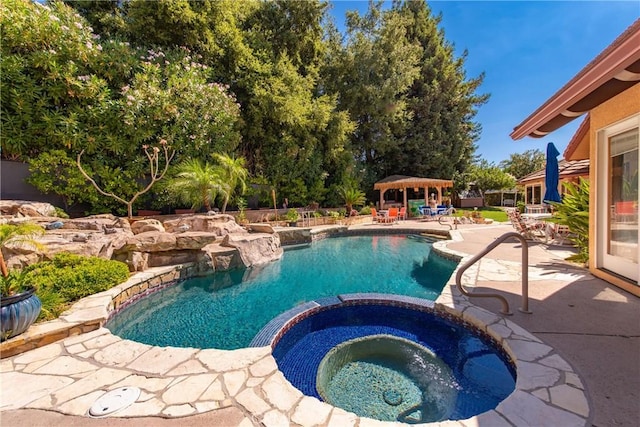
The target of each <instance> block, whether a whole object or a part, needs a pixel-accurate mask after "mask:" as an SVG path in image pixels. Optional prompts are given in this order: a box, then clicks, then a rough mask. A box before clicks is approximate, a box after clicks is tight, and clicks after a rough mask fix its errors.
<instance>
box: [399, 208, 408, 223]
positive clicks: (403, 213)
mask: <svg viewBox="0 0 640 427" xmlns="http://www.w3.org/2000/svg"><path fill="white" fill-rule="evenodd" d="M398 219H401V220H403V221H404V220H406V219H407V208H406V207H405V206H403V207H401V208H400V211H399V212H398Z"/></svg>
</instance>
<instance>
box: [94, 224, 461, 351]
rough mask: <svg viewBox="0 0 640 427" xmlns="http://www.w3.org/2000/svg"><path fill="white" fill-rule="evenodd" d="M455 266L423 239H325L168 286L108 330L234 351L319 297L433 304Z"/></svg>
mask: <svg viewBox="0 0 640 427" xmlns="http://www.w3.org/2000/svg"><path fill="white" fill-rule="evenodd" d="M455 265H456V264H455V263H454V262H452V261H449V260H446V259H444V258H441V257H439V256H437V255H435V254H433V253H431V243H430V242H429V241H427V240H425V239H423V238H415V237H408V236H403V235H385V236H350V237H336V238H327V239H323V240H320V241H316V242H314V243H313V244H312V245H310V246H308V247H305V248H303V249H296V250H287V251H286V252H285V254H284V256H283V258H282V259H281V260H280V261H277V262H272V263H269V264H267V265H264V266H260V267H254V268H251V269H246V270H232V271H228V272H217V273H215V274H212V275H209V276H206V277H200V278H193V279H189V280H186V281H184V282H181V283H178V284H176V285H174V286H170V287H168V288H165V289H163V290H161V291H159V292H157V293H155V294H152V295H149V296H147V297H145V298H143V299H141V300H139V301H138V302H136V303H135V304H133V305H131V306H129V307H127V308H126V309H124V310H122V311H120V312H119V313H117V315H116V316H114V317H113V318H112V319H110V320H109V322H107V324H106V327H107V328H108V329H110V330H111V332H112V333H113V334H115V335H118V336H120V337H122V338H126V339H130V340H133V341H138V342H142V343H145V344H152V345H158V346H174V347H195V348H218V349H238V348H243V347H247V346H249V344H250V343H251V340H252V339H253V337H254V336H255V335H256V334H257V333H258V332H259V331H260V330H261V328H262V327H263V326H264V325H266V324H267V323H268V322H269V321H270V320H271V319H273V318H274V317H276V316H278V315H279V314H281V313H283V312H285V311H287V310H289V309H291V308H292V307H295V306H298V305H299V304H301V303H304V302H308V301H313V300H315V299H318V298H322V297H329V296H334V295H339V294H345V293H358V292H381V293H389V294H398V295H408V296H414V297H419V298H424V299H429V300H435V299H436V298H437V297H438V295H439V294H440V292H441V291H442V288H443V286H444V285H445V283H446V282H447V280H448V278H449V277H450V276H451V274H452V272H453V270H454V269H455Z"/></svg>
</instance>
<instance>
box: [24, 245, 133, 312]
mask: <svg viewBox="0 0 640 427" xmlns="http://www.w3.org/2000/svg"><path fill="white" fill-rule="evenodd" d="M27 274H28V278H29V281H30V282H31V283H33V284H34V285H35V286H36V289H37V290H36V294H37V295H38V297H39V298H40V300H41V301H42V312H41V313H40V317H39V318H38V320H50V319H54V318H56V317H58V316H59V315H60V313H62V312H63V311H64V310H65V309H66V308H67V307H68V306H69V305H71V304H72V303H74V302H75V301H78V300H79V299H81V298H84V297H86V296H89V295H93V294H96V293H98V292H102V291H105V290H107V289H110V288H112V287H113V286H115V285H118V284H120V283H122V282H124V281H125V280H127V279H128V278H129V269H128V267H127V265H126V264H124V263H122V262H119V261H112V260H106V259H102V258H97V257H83V256H80V255H74V254H66V253H63V254H58V255H56V256H55V257H54V258H53V260H51V261H43V262H40V263H37V264H34V265H31V266H29V267H27Z"/></svg>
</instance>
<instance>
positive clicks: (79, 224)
mask: <svg viewBox="0 0 640 427" xmlns="http://www.w3.org/2000/svg"><path fill="white" fill-rule="evenodd" d="M62 222H63V223H64V225H63V226H62V228H64V229H70V230H96V231H105V230H109V229H117V228H121V229H123V230H128V231H130V230H131V225H129V221H127V219H126V218H119V217H117V216H114V215H111V214H102V215H93V216H88V217H85V218H76V219H67V220H63V221H62Z"/></svg>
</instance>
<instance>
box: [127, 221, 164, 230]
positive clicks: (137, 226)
mask: <svg viewBox="0 0 640 427" xmlns="http://www.w3.org/2000/svg"><path fill="white" fill-rule="evenodd" d="M131 231H132V232H133V234H140V233H146V232H147V231H159V232H161V233H164V232H165V231H166V230H165V229H164V226H163V225H162V223H161V222H160V221H158V220H157V219H141V220H140V221H136V222H134V223H133V224H131Z"/></svg>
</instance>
